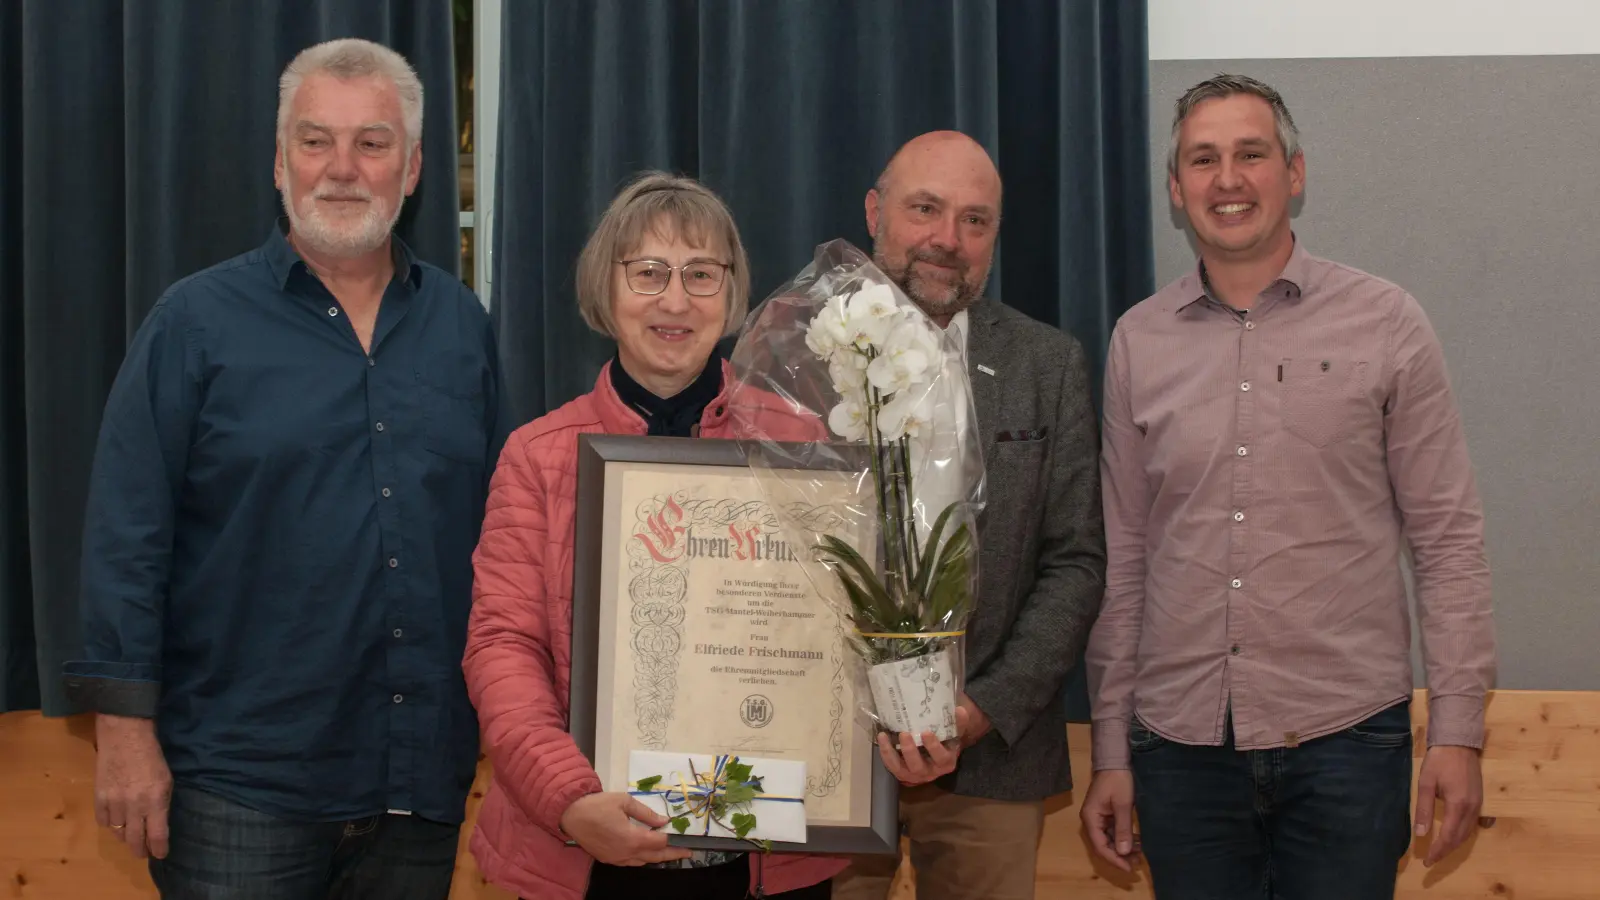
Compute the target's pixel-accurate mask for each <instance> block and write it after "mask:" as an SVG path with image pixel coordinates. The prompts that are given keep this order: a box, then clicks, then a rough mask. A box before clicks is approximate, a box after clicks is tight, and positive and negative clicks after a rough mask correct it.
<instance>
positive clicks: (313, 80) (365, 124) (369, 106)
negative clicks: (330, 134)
mask: <svg viewBox="0 0 1600 900" xmlns="http://www.w3.org/2000/svg"><path fill="white" fill-rule="evenodd" d="M304 124H310V125H315V126H318V127H321V128H326V129H335V130H359V129H367V128H374V127H386V128H388V129H389V130H391V131H394V132H395V133H396V134H399V133H400V132H402V131H403V130H404V127H405V126H404V122H403V112H402V110H401V108H400V91H399V89H398V88H396V87H395V85H394V82H393V81H390V80H389V79H388V78H385V77H383V76H381V75H365V76H361V77H357V78H337V77H335V76H333V75H329V74H327V73H325V72H317V73H313V74H311V75H308V76H306V78H305V80H304V81H302V82H301V83H300V87H299V88H298V89H296V91H295V93H294V100H293V101H292V102H291V103H290V105H289V121H288V122H287V125H288V127H289V128H290V129H291V130H292V129H295V128H297V127H299V126H301V125H304Z"/></svg>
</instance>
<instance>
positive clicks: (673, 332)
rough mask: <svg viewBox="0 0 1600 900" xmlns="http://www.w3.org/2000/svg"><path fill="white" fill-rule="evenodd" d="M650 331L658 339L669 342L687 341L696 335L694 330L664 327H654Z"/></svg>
mask: <svg viewBox="0 0 1600 900" xmlns="http://www.w3.org/2000/svg"><path fill="white" fill-rule="evenodd" d="M650 330H651V331H653V332H655V334H656V336H657V337H659V338H661V339H662V340H667V341H682V340H686V339H688V337H689V336H690V335H692V334H694V329H693V328H669V327H666V326H664V325H652V326H650Z"/></svg>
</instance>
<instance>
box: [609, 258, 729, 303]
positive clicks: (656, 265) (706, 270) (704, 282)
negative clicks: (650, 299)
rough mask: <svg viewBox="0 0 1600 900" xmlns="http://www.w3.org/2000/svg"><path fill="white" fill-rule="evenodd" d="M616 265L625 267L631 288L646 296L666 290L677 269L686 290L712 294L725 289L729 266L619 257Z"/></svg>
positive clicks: (693, 293)
mask: <svg viewBox="0 0 1600 900" xmlns="http://www.w3.org/2000/svg"><path fill="white" fill-rule="evenodd" d="M617 265H619V266H622V267H623V271H624V272H625V273H626V275H627V276H628V279H627V280H628V289H629V290H631V291H633V292H634V293H635V294H645V295H646V296H649V295H654V294H659V293H661V292H662V291H664V290H666V289H667V285H669V284H671V283H672V273H673V272H677V273H678V280H680V281H682V282H683V290H684V292H685V293H688V294H690V295H692V296H695V297H710V296H712V295H713V294H715V293H716V292H717V291H720V290H722V281H723V279H724V278H725V277H727V274H728V269H729V268H730V266H728V265H727V264H726V263H719V262H708V261H705V260H699V261H696V262H691V263H684V264H683V265H681V266H669V265H667V264H666V263H664V262H662V261H661V260H659V259H619V260H617Z"/></svg>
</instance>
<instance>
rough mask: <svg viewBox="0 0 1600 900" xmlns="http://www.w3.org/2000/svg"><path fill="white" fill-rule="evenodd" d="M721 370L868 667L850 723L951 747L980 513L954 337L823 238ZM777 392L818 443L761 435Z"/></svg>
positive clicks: (759, 462)
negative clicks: (818, 434) (930, 736)
mask: <svg viewBox="0 0 1600 900" xmlns="http://www.w3.org/2000/svg"><path fill="white" fill-rule="evenodd" d="M732 364H733V370H734V378H735V383H734V384H733V385H732V391H731V396H730V407H731V408H730V415H731V417H732V421H733V426H734V434H735V437H737V438H738V439H740V440H743V441H745V442H746V447H747V454H746V455H747V458H748V460H749V464H750V467H751V469H752V471H753V472H754V474H755V476H756V482H757V484H758V485H759V486H760V490H761V491H762V493H763V494H764V495H765V497H764V499H765V500H766V501H767V503H768V504H769V506H770V507H771V508H772V509H773V510H774V511H775V512H776V513H777V517H778V519H779V524H780V527H781V528H782V529H783V530H784V532H785V534H786V536H787V539H788V540H789V542H790V544H791V545H792V546H796V547H803V548H807V552H803V553H801V554H799V555H800V557H801V558H800V560H799V561H800V564H801V565H802V567H803V568H804V570H805V572H806V575H807V577H808V578H809V579H810V582H811V585H812V587H813V588H814V589H815V590H816V592H817V594H818V595H819V596H821V597H822V598H823V599H824V601H826V602H827V603H828V604H829V605H830V606H831V607H832V608H833V609H834V611H835V612H836V613H837V614H838V615H839V616H840V617H841V619H842V621H843V623H844V631H845V634H846V636H847V640H848V642H849V645H850V647H851V648H852V649H853V650H854V651H855V652H856V653H857V654H858V655H859V656H860V657H861V658H862V659H863V660H864V661H865V664H866V665H865V668H866V673H867V681H868V684H869V685H870V691H869V692H864V693H863V694H862V698H863V711H864V712H865V713H866V714H867V715H868V716H870V717H871V719H872V720H873V721H874V722H876V723H877V725H878V726H879V727H882V728H884V729H886V730H889V731H895V732H899V731H907V732H911V733H912V734H913V735H916V736H917V741H918V743H919V744H920V742H921V738H920V735H921V734H922V733H923V732H933V733H934V734H935V735H936V737H937V738H938V739H939V740H941V741H948V740H951V739H953V738H954V737H955V736H956V727H955V726H956V719H955V710H956V706H957V701H958V698H959V697H960V693H961V689H962V678H963V675H964V672H965V660H964V653H963V650H964V646H965V642H964V640H963V636H964V635H965V632H966V627H967V621H968V619H969V617H970V616H971V613H972V605H973V599H974V596H975V594H976V591H977V584H978V545H977V521H976V520H977V515H978V513H979V512H980V511H981V509H982V506H983V502H984V499H983V498H984V468H983V460H982V456H981V450H980V448H979V444H978V440H977V434H978V431H977V419H976V412H975V410H974V408H973V402H972V389H971V384H970V383H969V381H968V378H967V372H966V366H965V364H964V362H963V358H962V344H961V338H960V336H959V335H957V334H954V333H950V332H947V331H945V330H944V329H941V328H940V327H939V326H938V325H937V324H936V323H935V322H934V321H933V320H932V319H930V318H929V317H928V316H927V314H926V313H924V312H923V311H922V309H921V308H919V307H918V306H917V305H916V304H915V303H913V302H912V301H911V300H910V299H909V298H907V297H906V296H905V294H904V293H903V292H902V291H901V290H900V288H899V287H898V286H897V285H896V284H894V282H892V281H891V280H890V279H889V278H888V276H886V275H885V274H884V273H883V272H882V271H880V270H879V269H878V268H877V266H875V265H874V264H873V263H872V260H871V259H870V258H869V257H867V256H866V255H865V254H864V253H862V252H861V251H860V250H858V249H857V248H855V247H853V246H851V245H850V244H849V243H848V242H845V241H842V240H838V241H832V242H829V243H826V244H823V245H821V246H819V247H818V248H817V251H816V255H815V257H814V258H813V260H812V262H811V264H810V265H808V266H807V267H806V268H805V269H803V270H802V271H801V272H800V273H799V275H797V276H796V277H795V278H794V279H793V280H791V281H790V282H789V283H787V284H785V285H783V286H782V287H780V288H778V290H776V291H775V292H774V293H773V294H772V295H771V296H769V297H768V298H767V300H766V301H765V302H764V303H762V304H761V305H760V306H759V307H757V308H756V309H755V311H754V312H752V313H751V315H750V318H749V320H748V321H747V322H746V323H745V328H744V331H743V333H742V335H741V336H740V339H739V341H738V344H737V345H736V346H735V348H734V351H733V356H732ZM774 396H776V398H777V399H778V400H779V401H781V402H782V403H783V404H785V405H787V406H788V407H790V410H791V411H792V412H794V413H797V414H800V415H805V416H815V417H817V418H818V419H820V420H821V421H822V422H823V423H826V427H827V432H828V436H827V439H825V440H821V441H816V442H811V443H800V442H793V441H787V440H780V439H778V438H779V437H781V435H774V434H773V433H770V429H768V428H765V427H764V423H767V422H771V421H772V418H771V417H770V416H769V415H765V414H764V413H763V410H766V409H770V407H771V404H772V403H773V398H774ZM869 694H870V704H869V703H868V702H867V700H868V695H869Z"/></svg>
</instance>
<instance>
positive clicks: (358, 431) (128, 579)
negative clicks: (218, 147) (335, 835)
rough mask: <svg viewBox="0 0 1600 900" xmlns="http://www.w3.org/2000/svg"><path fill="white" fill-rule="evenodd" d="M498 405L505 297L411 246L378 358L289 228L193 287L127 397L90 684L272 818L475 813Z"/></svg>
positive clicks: (87, 552)
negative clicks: (479, 623) (477, 696)
mask: <svg viewBox="0 0 1600 900" xmlns="http://www.w3.org/2000/svg"><path fill="white" fill-rule="evenodd" d="M280 228H281V224H280ZM501 398H502V391H501V386H500V381H499V362H498V359H497V356H496V352H495V343H494V339H493V336H492V333H491V330H490V325H489V317H488V315H487V313H485V311H484V309H483V307H482V306H481V305H480V304H479V302H478V300H477V299H476V297H474V296H473V294H472V292H471V291H470V290H468V289H467V288H466V286H465V285H463V284H462V283H461V282H460V281H459V280H457V279H456V278H454V277H452V276H451V275H449V274H447V273H445V272H444V271H442V270H440V269H438V268H435V267H433V266H430V265H427V264H425V263H421V262H417V261H416V260H414V259H413V258H412V256H411V254H410V251H409V250H407V249H406V248H405V247H404V246H403V245H401V244H400V242H399V241H398V239H396V241H395V277H394V280H393V281H392V282H391V283H390V284H389V286H388V289H387V290H386V291H385V293H384V295H383V302H382V305H381V307H380V309H379V312H378V319H377V325H376V328H375V329H374V333H373V338H372V348H371V352H370V353H368V352H365V351H363V350H362V348H361V343H360V341H359V339H358V338H357V337H356V333H355V331H354V329H353V328H352V327H351V323H350V321H349V318H348V317H347V316H346V315H345V312H344V310H343V309H342V308H341V307H340V305H339V302H338V301H337V300H335V299H334V297H333V295H332V294H331V293H329V291H328V290H327V288H325V287H324V286H323V284H322V283H321V281H319V280H318V279H317V278H316V276H315V275H314V274H312V272H311V271H310V270H309V269H307V268H306V265H305V263H304V262H302V261H301V260H300V258H299V256H298V255H297V254H296V253H295V252H294V250H293V249H292V248H291V247H290V245H289V243H288V242H287V241H286V240H285V239H284V237H283V236H282V234H281V232H280V231H279V230H278V229H274V231H273V233H272V235H271V237H270V238H269V239H268V240H267V242H266V244H264V245H263V246H261V247H260V248H258V249H256V250H254V251H251V252H250V253H246V254H245V255H243V256H240V257H237V258H235V259H232V260H229V261H228V262H225V263H222V264H220V265H218V266H215V267H213V268H211V269H208V270H206V271H203V272H200V273H198V274H196V275H193V276H191V277H189V278H186V279H184V280H182V281H180V282H178V283H177V284H176V285H174V286H173V287H172V288H171V289H170V290H169V291H168V292H167V294H166V295H165V296H163V297H162V298H161V300H160V302H158V303H157V304H156V306H155V308H154V309H153V310H152V311H151V313H150V316H149V318H148V319H147V320H146V321H145V323H144V324H143V326H142V327H141V328H140V329H139V332H138V334H137V335H136V336H135V337H134V340H133V344H132V346H131V347H130V348H129V351H128V355H127V358H126V359H125V361H124V362H123V365H122V369H121V371H120V372H119V373H118V375H117V379H116V382H115V384H114V385H113V387H112V389H111V396H110V399H109V400H108V401H107V404H106V410H105V417H104V420H103V422H102V425H101V429H100V439H99V444H98V446H97V449H96V452H95V460H94V473H93V478H92V481H91V485H90V494H89V503H88V510H87V516H86V525H85V534H84V557H83V569H82V581H83V597H82V603H83V635H84V657H83V659H79V660H73V661H70V662H68V663H67V664H66V667H65V669H66V671H65V675H66V682H67V685H68V688H69V691H70V692H71V693H72V694H73V695H74V696H75V697H76V698H77V699H78V700H79V701H80V702H81V703H82V704H83V705H85V706H86V707H88V708H92V709H97V710H99V711H102V712H107V713H113V714H121V715H135V716H151V715H154V716H155V719H156V730H157V733H158V735H159V736H160V740H161V745H162V748H163V750H164V752H165V754H166V758H167V763H168V764H169V765H170V767H171V769H172V774H173V778H174V780H175V781H176V782H177V783H179V784H184V785H188V786H192V787H197V788H201V789H204V790H209V791H212V792H215V793H217V794H220V795H222V796H224V797H226V798H229V799H232V800H234V801H236V802H239V803H242V804H244V805H246V806H249V807H251V808H254V809H257V810H259V811H261V812H264V813H267V814H270V815H275V816H280V817H285V818H293V819H301V820H318V821H328V820H339V819H348V818H355V817H360V816H368V815H374V814H378V813H382V812H385V811H386V810H406V811H409V812H413V813H415V814H417V815H421V816H424V817H427V818H430V819H436V820H440V821H445V822H459V821H461V820H462V818H463V812H464V805H465V799H466V794H467V791H468V789H469V788H470V786H471V784H472V778H473V773H474V769H475V767H476V763H477V754H478V729H477V720H476V716H475V715H474V713H473V709H472V706H471V704H470V702H469V701H468V699H467V693H466V686H465V684H464V682H463V680H462V675H461V656H462V651H463V649H464V645H465V642H466V630H467V614H468V611H469V609H470V607H471V583H472V551H473V548H474V547H475V546H476V544H477V539H478V531H479V529H480V527H481V525H482V522H483V510H484V501H485V499H486V495H487V491H488V479H489V475H490V474H491V472H492V470H493V467H494V462H495V459H496V456H497V455H498V453H499V450H500V445H501V444H502V442H503V441H504V439H505V431H506V429H507V427H508V424H509V423H507V421H506V415H505V413H504V412H503V408H502V406H501V402H502V401H501Z"/></svg>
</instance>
